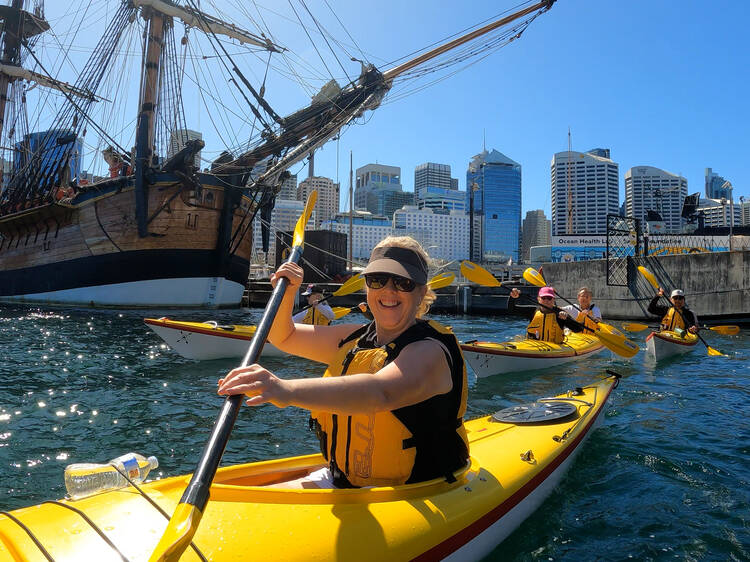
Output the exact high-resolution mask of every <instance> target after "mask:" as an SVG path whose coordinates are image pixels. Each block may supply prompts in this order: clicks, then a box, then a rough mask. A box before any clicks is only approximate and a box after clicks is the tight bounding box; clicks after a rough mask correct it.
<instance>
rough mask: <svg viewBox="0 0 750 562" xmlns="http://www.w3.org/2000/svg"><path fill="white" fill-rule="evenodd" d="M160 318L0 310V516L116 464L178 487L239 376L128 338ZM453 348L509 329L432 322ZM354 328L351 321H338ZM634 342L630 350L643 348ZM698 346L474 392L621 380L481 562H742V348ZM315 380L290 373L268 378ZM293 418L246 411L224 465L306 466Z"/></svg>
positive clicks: (287, 412) (503, 321) (747, 378)
mask: <svg viewBox="0 0 750 562" xmlns="http://www.w3.org/2000/svg"><path fill="white" fill-rule="evenodd" d="M164 314H165V313H164V312H163V311H147V312H144V311H104V310H85V309H32V308H22V307H17V308H12V307H10V308H9V307H6V308H4V309H2V310H0V346H1V349H2V354H3V361H2V362H1V363H0V510H10V509H15V508H19V507H23V506H27V505H31V504H35V503H39V502H41V501H44V500H50V499H59V498H61V497H63V496H64V494H65V488H64V485H63V469H64V467H65V465H67V464H70V463H74V462H106V461H107V459H110V458H114V457H116V456H118V455H120V454H123V453H125V452H128V451H135V452H139V453H142V454H144V455H155V456H156V457H157V458H158V459H159V468H158V469H157V470H156V472H155V474H152V475H151V476H152V477H159V476H171V475H176V474H181V473H186V472H191V471H192V470H193V469H194V468H195V463H196V460H197V458H198V456H199V455H200V453H201V451H202V449H203V445H204V444H205V441H206V438H207V436H208V433H209V431H210V428H211V427H212V425H213V422H214V420H215V418H216V415H217V413H218V411H219V408H220V405H221V402H222V400H221V399H220V398H219V397H218V396H217V395H216V393H215V387H216V381H217V379H218V378H219V376H221V375H222V374H223V373H225V372H226V371H227V370H228V369H230V368H231V367H233V366H234V365H235V361H232V360H224V361H210V362H197V361H192V360H186V359H182V358H181V357H180V356H178V355H177V354H175V353H174V352H172V351H171V350H170V349H169V348H167V347H166V346H165V345H164V344H162V342H161V340H160V339H159V338H158V337H157V336H156V335H155V334H154V333H152V332H151V330H150V329H149V328H148V327H147V326H145V325H144V324H143V322H142V318H143V317H144V316H154V317H159V316H162V315H164ZM260 315H261V311H260V310H258V309H252V310H250V309H243V310H233V311H216V312H196V311H182V312H179V311H170V312H169V316H170V317H171V318H175V319H184V320H187V319H190V320H217V321H219V322H221V323H242V324H251V323H254V322H255V321H257V320H258V319H259V318H260ZM437 319H438V320H440V321H441V322H444V323H445V324H448V325H451V326H452V327H453V329H454V331H455V333H456V334H457V335H458V336H459V337H460V338H461V339H475V338H479V339H498V338H503V339H509V338H511V337H512V336H513V335H515V334H517V333H520V332H521V331H522V329H523V327H524V326H525V321H524V320H523V319H520V318H484V317H463V316H443V315H438V316H437ZM352 320H353V321H359V320H361V316H355V315H354V314H352ZM646 333H647V332H641V333H640V334H634V335H633V339H634V340H635V341H637V342H638V343H639V344H641V346H642V347H643V348H644V349H645V344H644V341H643V338H644V336H645V334H646ZM704 337H705V338H706V339H707V341H708V342H709V344H710V345H711V346H712V347H715V348H717V349H720V350H722V351H724V352H725V353H727V355H728V357H709V356H708V355H707V354H706V353H705V348H703V347H699V348H697V349H696V350H694V351H692V352H691V353H689V354H688V355H685V356H682V357H680V358H677V359H675V360H673V361H667V362H665V363H659V364H658V365H654V364H653V363H651V362H649V361H648V360H647V359H646V357H645V353H644V352H643V351H642V352H641V353H639V354H638V355H636V356H635V357H634V358H633V359H632V360H622V359H618V358H616V357H613V356H612V355H611V354H610V353H609V352H605V353H602V354H600V355H599V356H598V357H593V358H589V359H587V360H585V361H583V362H581V363H579V364H577V365H566V366H563V367H560V368H558V369H554V370H551V371H537V372H529V373H522V374H514V375H508V376H496V377H490V378H485V379H476V378H475V377H474V376H473V374H471V373H470V393H469V408H468V416H470V417H474V416H478V415H481V414H487V413H492V412H494V411H496V410H499V409H501V408H504V407H507V406H510V405H515V404H518V403H521V402H528V401H531V400H533V399H535V398H539V397H542V396H549V395H551V394H556V393H559V392H562V391H565V390H567V389H570V388H573V387H575V386H581V385H583V384H586V383H587V382H590V381H591V380H593V379H596V378H597V377H600V376H602V375H603V373H604V371H605V369H612V370H615V371H617V372H619V373H620V374H622V381H621V384H620V386H619V388H618V389H616V390H615V392H614V393H613V396H612V398H611V401H610V405H609V408H608V410H607V413H606V416H605V419H604V420H603V424H602V426H601V428H600V429H598V430H597V431H596V432H594V433H593V434H592V435H591V437H590V439H589V441H588V442H587V443H586V445H585V447H584V449H583V450H582V452H581V454H580V455H579V456H578V457H577V459H576V461H575V463H574V464H573V466H572V467H571V470H570V471H569V472H568V474H567V476H566V478H565V479H564V481H563V483H562V485H561V486H560V487H558V488H557V489H556V490H555V491H554V492H553V494H552V495H551V496H550V498H549V499H548V500H547V501H546V502H545V503H544V504H543V505H542V506H541V507H540V508H539V509H538V510H537V511H536V513H535V514H534V515H533V516H532V517H531V518H529V519H528V520H527V521H526V522H525V523H524V524H523V525H522V526H521V527H520V528H519V529H518V530H517V531H516V532H515V533H514V534H513V535H512V536H511V537H509V539H508V540H506V541H505V542H504V543H503V544H502V545H501V546H500V547H498V549H497V550H496V551H495V552H494V553H493V555H492V556H491V557H490V559H492V560H624V559H629V558H633V559H636V560H667V559H670V560H671V559H677V560H750V463H748V459H749V458H750V421H748V413H749V412H750V410H749V409H748V404H749V403H750V331H749V330H747V329H745V330H743V331H742V332H741V333H740V335H739V336H732V337H728V336H720V335H718V334H714V333H713V332H704ZM266 365H267V366H268V367H269V368H270V369H271V370H273V371H275V372H276V373H277V374H279V375H280V376H283V377H312V376H319V375H320V374H322V367H321V366H320V365H317V364H315V363H311V362H308V361H304V360H283V361H282V360H276V361H270V360H269V361H268V362H267V363H266ZM316 443H317V441H316V439H315V438H314V437H313V435H312V434H310V433H309V432H308V431H307V413H306V412H304V411H301V410H298V409H294V408H287V409H284V410H279V409H276V408H274V407H273V406H264V407H262V408H260V409H252V408H249V407H246V406H244V407H243V410H242V412H241V414H240V417H239V419H238V422H237V425H236V426H235V429H234V432H233V434H232V438H231V440H230V443H229V445H228V448H227V451H226V453H225V455H224V461H223V463H224V464H230V463H240V462H248V461H254V460H261V459H267V458H272V457H283V456H290V455H298V454H305V453H311V452H315V451H316V446H317V445H316Z"/></svg>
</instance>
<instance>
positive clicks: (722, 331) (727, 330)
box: [704, 326, 740, 336]
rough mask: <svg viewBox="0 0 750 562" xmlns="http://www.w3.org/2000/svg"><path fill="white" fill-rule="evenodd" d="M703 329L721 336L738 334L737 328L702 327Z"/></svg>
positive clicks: (738, 329) (738, 328)
mask: <svg viewBox="0 0 750 562" xmlns="http://www.w3.org/2000/svg"><path fill="white" fill-rule="evenodd" d="M704 328H708V329H709V330H711V331H712V332H717V333H719V334H721V335H722V336H736V335H737V334H739V333H740V327H739V326H704Z"/></svg>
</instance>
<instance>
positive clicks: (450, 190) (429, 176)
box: [414, 162, 466, 212]
mask: <svg viewBox="0 0 750 562" xmlns="http://www.w3.org/2000/svg"><path fill="white" fill-rule="evenodd" d="M414 197H415V200H416V204H417V206H418V207H419V208H420V209H435V210H438V211H442V212H450V211H453V210H458V211H463V210H465V209H466V197H465V194H464V193H461V192H459V191H458V180H457V179H455V178H452V177H451V167H450V166H449V165H448V164H435V163H434V162H426V163H425V164H420V165H419V166H417V167H416V168H414Z"/></svg>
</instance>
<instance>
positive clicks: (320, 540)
mask: <svg viewBox="0 0 750 562" xmlns="http://www.w3.org/2000/svg"><path fill="white" fill-rule="evenodd" d="M618 379H619V377H618V376H617V375H615V376H610V377H607V378H605V379H603V380H601V381H599V382H597V383H595V384H592V385H590V386H587V387H584V388H582V389H580V388H579V389H575V390H572V391H568V392H567V393H565V394H562V395H560V396H558V397H555V398H544V399H539V400H537V402H536V403H534V404H526V405H522V406H517V407H514V408H508V409H506V410H503V411H501V412H498V413H496V414H494V416H484V417H482V418H479V419H476V420H472V421H469V422H467V423H466V427H467V431H468V435H469V440H470V451H471V461H470V463H469V465H468V466H467V467H466V468H465V469H463V470H461V471H458V472H457V473H456V474H455V476H456V478H457V481H456V482H453V483H449V482H447V481H446V480H445V479H442V478H441V479H436V480H431V481H429V482H423V483H419V484H410V485H405V486H397V487H379V488H365V489H347V490H323V489H312V490H311V489H281V488H268V487H265V485H267V484H271V483H279V482H283V481H284V480H287V479H293V478H297V477H300V476H302V475H304V474H306V473H308V472H310V471H311V470H314V469H316V468H319V467H320V466H322V465H323V464H324V460H323V458H322V457H321V456H320V455H308V456H302V457H294V458H286V459H277V460H271V461H265V462H258V463H252V464H244V465H238V466H231V467H225V468H221V469H219V470H218V472H217V474H216V478H215V480H214V483H213V485H212V486H211V496H210V501H209V502H208V505H207V507H206V510H205V513H204V515H203V518H202V520H201V523H200V526H199V528H198V531H197V533H196V535H195V536H194V539H193V547H192V548H188V549H187V550H186V551H185V553H184V555H183V558H182V560H185V561H192V560H201V559H204V560H217V561H224V560H248V559H251V558H252V559H257V560H305V561H307V560H321V561H323V560H358V561H368V560H372V561H382V560H415V559H416V560H436V559H441V558H445V557H448V556H450V557H452V558H453V559H456V560H477V559H480V558H482V557H483V556H486V555H487V554H488V553H489V552H491V551H492V550H493V549H494V548H495V547H496V545H497V544H499V543H500V542H501V541H502V540H503V539H505V538H506V537H507V536H508V535H509V534H510V533H511V532H512V531H513V530H514V529H515V528H516V527H518V525H519V524H520V523H521V522H522V521H523V520H524V519H525V518H526V517H528V515H530V514H531V513H532V512H533V511H534V510H535V509H536V508H537V507H538V506H539V505H540V504H541V502H542V500H543V499H544V498H545V497H546V496H547V495H548V494H549V493H550V492H551V491H552V489H553V488H554V486H555V485H557V483H558V482H559V481H560V480H561V478H562V476H563V473H564V471H565V470H566V469H567V468H568V467H569V466H570V464H571V463H572V460H573V458H574V456H575V454H576V453H577V452H578V451H579V450H580V448H581V444H582V443H583V442H584V440H585V439H586V438H587V437H588V436H589V435H590V433H591V430H592V429H593V428H594V427H595V423H596V422H597V421H598V420H600V419H602V418H603V417H604V416H602V415H601V413H602V409H603V406H604V404H605V402H606V400H607V398H608V397H609V395H610V393H611V392H612V390H613V389H614V387H615V386H616V385H617V382H618ZM498 419H499V420H502V421H498ZM189 480H190V475H185V476H177V477H172V478H166V479H164V480H159V481H153V482H149V483H146V484H142V485H141V486H140V492H139V491H138V490H136V489H134V488H133V487H129V488H122V489H119V490H115V491H109V492H103V493H101V494H98V495H95V496H90V497H87V498H83V499H80V500H67V499H66V500H61V501H59V502H44V503H42V504H40V505H37V506H33V507H27V508H22V509H18V510H15V511H12V512H9V513H0V561H6V560H14V561H18V560H32V561H36V560H57V561H72V560H76V561H80V560H96V561H97V562H98V561H105V560H123V559H127V560H147V559H148V557H149V555H150V554H151V552H152V550H153V549H154V547H155V546H156V544H157V542H158V541H159V539H160V537H161V535H162V533H163V531H164V529H165V528H166V525H167V519H168V517H169V516H170V515H171V514H172V512H173V511H174V509H175V506H176V505H177V502H178V501H179V499H180V497H181V495H182V492H183V490H184V489H185V487H186V486H187V484H188V482H189Z"/></svg>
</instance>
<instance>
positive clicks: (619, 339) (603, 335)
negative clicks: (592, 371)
mask: <svg viewBox="0 0 750 562" xmlns="http://www.w3.org/2000/svg"><path fill="white" fill-rule="evenodd" d="M594 335H595V336H596V337H597V338H599V341H600V342H602V345H604V347H606V348H607V349H609V350H610V351H612V352H613V353H616V354H617V355H620V356H621V357H626V358H630V357H633V355H635V354H636V353H638V351H639V350H640V347H638V344H636V343H635V342H632V341H630V340H629V339H627V338H626V337H625V336H623V335H619V336H618V335H616V334H610V333H607V332H603V331H602V330H597V331H596V333H595V334H594Z"/></svg>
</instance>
